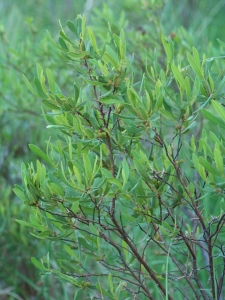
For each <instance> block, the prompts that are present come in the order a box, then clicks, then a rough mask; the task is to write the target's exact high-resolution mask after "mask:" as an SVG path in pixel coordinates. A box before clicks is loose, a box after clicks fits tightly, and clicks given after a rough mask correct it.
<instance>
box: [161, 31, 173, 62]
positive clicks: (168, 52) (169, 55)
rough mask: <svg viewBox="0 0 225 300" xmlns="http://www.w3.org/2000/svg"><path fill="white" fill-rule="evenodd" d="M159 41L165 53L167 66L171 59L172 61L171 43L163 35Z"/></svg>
mask: <svg viewBox="0 0 225 300" xmlns="http://www.w3.org/2000/svg"><path fill="white" fill-rule="evenodd" d="M161 41H162V43H163V47H164V49H165V51H166V56H167V64H169V63H171V62H172V59H173V51H172V46H171V41H167V39H166V37H165V35H163V34H162V36H161Z"/></svg>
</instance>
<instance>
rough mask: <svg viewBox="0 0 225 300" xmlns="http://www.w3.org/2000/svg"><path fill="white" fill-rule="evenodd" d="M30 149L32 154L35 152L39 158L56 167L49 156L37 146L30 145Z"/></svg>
mask: <svg viewBox="0 0 225 300" xmlns="http://www.w3.org/2000/svg"><path fill="white" fill-rule="evenodd" d="M29 148H30V150H31V151H32V152H34V153H35V154H37V155H38V156H40V157H41V158H42V159H44V160H45V161H46V162H47V163H49V164H50V165H52V166H54V164H53V162H52V161H51V160H50V158H49V157H48V156H47V154H45V153H44V152H43V151H42V150H41V149H40V148H38V147H37V146H35V145H33V144H29Z"/></svg>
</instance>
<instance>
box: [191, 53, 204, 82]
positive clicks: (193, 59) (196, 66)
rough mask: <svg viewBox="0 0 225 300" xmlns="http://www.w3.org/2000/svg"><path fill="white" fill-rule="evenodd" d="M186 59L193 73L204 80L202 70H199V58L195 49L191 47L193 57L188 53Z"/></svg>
mask: <svg viewBox="0 0 225 300" xmlns="http://www.w3.org/2000/svg"><path fill="white" fill-rule="evenodd" d="M187 59H188V61H189V63H190V65H191V67H192V69H193V70H194V72H195V73H196V74H198V75H199V77H201V78H202V79H204V74H203V71H202V68H201V64H200V60H199V56H198V51H197V49H195V48H194V47H193V56H192V55H191V54H190V53H188V54H187Z"/></svg>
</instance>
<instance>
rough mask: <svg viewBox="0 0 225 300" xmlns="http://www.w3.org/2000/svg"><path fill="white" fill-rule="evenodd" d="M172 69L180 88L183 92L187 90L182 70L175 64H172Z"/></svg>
mask: <svg viewBox="0 0 225 300" xmlns="http://www.w3.org/2000/svg"><path fill="white" fill-rule="evenodd" d="M171 69H172V72H173V75H174V77H175V80H176V82H177V84H178V86H180V88H181V89H182V90H185V80H184V77H183V74H182V72H181V70H179V69H178V68H177V67H176V66H175V65H174V64H172V66H171Z"/></svg>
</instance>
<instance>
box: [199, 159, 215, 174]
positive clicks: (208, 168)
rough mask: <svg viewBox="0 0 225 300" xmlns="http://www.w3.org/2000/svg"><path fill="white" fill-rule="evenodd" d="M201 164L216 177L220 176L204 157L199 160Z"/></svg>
mask: <svg viewBox="0 0 225 300" xmlns="http://www.w3.org/2000/svg"><path fill="white" fill-rule="evenodd" d="M199 162H200V164H201V165H203V167H204V168H205V169H206V170H207V171H208V172H210V173H212V174H214V175H220V174H219V172H218V171H216V170H215V168H213V167H212V165H211V164H210V163H209V162H208V161H207V160H206V159H205V158H204V157H200V158H199Z"/></svg>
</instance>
